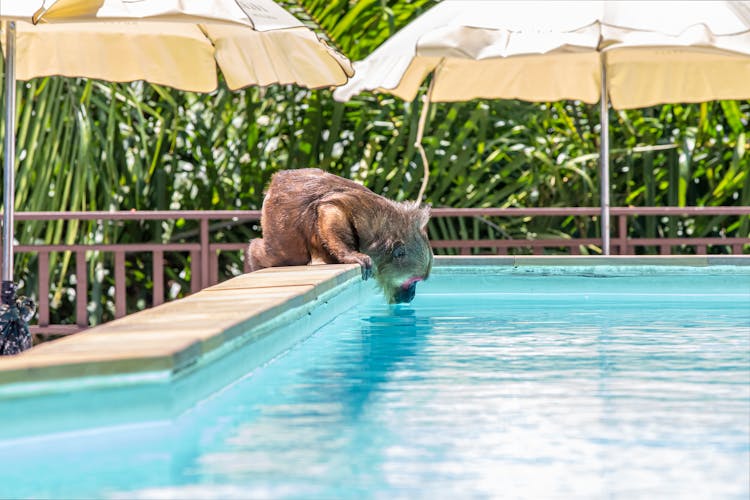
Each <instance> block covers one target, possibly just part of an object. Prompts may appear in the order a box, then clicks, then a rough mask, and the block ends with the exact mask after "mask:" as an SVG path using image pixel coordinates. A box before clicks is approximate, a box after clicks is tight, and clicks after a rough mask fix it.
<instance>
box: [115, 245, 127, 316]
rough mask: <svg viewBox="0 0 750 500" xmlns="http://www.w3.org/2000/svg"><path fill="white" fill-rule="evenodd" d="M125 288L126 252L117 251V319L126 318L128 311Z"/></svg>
mask: <svg viewBox="0 0 750 500" xmlns="http://www.w3.org/2000/svg"><path fill="white" fill-rule="evenodd" d="M126 290H127V288H126V286H125V251H124V250H115V318H122V317H123V316H125V313H126V310H127V296H126V293H127V291H126Z"/></svg>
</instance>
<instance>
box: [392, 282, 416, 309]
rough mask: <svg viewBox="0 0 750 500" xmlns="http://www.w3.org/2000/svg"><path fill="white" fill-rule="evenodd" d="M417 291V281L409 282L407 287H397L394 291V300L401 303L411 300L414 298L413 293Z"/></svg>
mask: <svg viewBox="0 0 750 500" xmlns="http://www.w3.org/2000/svg"><path fill="white" fill-rule="evenodd" d="M416 293H417V282H416V281H415V282H413V283H410V284H409V286H408V287H407V288H399V289H398V293H396V302H397V303H398V304H403V303H404V302H411V301H412V300H414V295H415V294H416Z"/></svg>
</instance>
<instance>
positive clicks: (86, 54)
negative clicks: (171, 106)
mask: <svg viewBox="0 0 750 500" xmlns="http://www.w3.org/2000/svg"><path fill="white" fill-rule="evenodd" d="M4 1H5V0H4ZM12 1H13V2H18V0H12ZM19 10H22V9H16V11H19ZM26 10H27V11H28V10H29V9H28V8H27V9H26ZM10 12H11V11H10V10H9V14H10ZM0 15H4V14H0ZM9 17H10V16H9ZM31 17H32V18H33V20H34V21H36V22H40V24H38V25H36V26H34V25H31V24H29V23H26V22H18V23H17V27H16V30H17V35H16V61H17V62H16V77H17V78H18V79H21V80H28V79H30V78H35V77H39V76H50V75H61V76H70V77H88V78H96V79H101V80H107V81H112V82H128V81H134V80H146V81H149V82H151V83H156V84H161V85H168V86H170V87H174V88H176V89H180V90H188V91H195V92H210V91H212V90H214V89H216V87H217V85H218V78H217V67H218V68H219V69H220V70H221V72H222V74H223V75H224V79H225V80H226V83H227V86H228V87H229V88H230V89H233V90H236V89H239V88H242V87H246V86H249V85H261V86H265V85H271V84H274V83H281V84H297V85H301V86H304V87H309V88H317V87H328V86H331V85H340V84H342V83H345V82H346V81H347V79H348V78H349V76H351V75H352V68H351V64H350V62H349V61H348V59H346V57H344V56H343V55H341V54H339V53H338V52H336V51H335V50H333V49H332V48H330V47H329V46H328V45H326V43H325V42H324V41H322V40H320V39H318V37H317V35H316V34H315V33H314V32H312V31H311V30H309V29H308V28H306V27H305V26H304V25H303V24H302V23H301V22H300V21H299V20H297V19H296V18H295V17H294V16H292V15H291V14H289V13H288V12H287V11H285V10H284V9H282V8H281V7H279V6H278V5H277V4H276V3H274V2H273V1H272V0H252V2H251V1H238V2H235V1H234V0H212V1H205V0H193V1H189V0H182V1H180V0H167V1H153V0H152V1H140V2H128V1H124V0H98V1H94V0H86V1H83V2H81V0H79V1H78V2H76V1H75V0H63V1H58V2H55V3H52V4H51V5H49V6H47V7H46V8H43V9H40V10H38V11H35V12H34V15H32V16H31ZM46 23H49V24H46Z"/></svg>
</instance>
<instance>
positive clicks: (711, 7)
mask: <svg viewBox="0 0 750 500" xmlns="http://www.w3.org/2000/svg"><path fill="white" fill-rule="evenodd" d="M354 68H355V71H356V74H355V76H354V77H353V78H352V79H351V80H350V81H349V83H348V84H346V85H344V86H342V87H339V88H338V89H337V90H336V91H335V92H334V97H336V98H337V99H339V100H348V99H351V98H352V97H353V96H354V95H356V94H358V93H360V92H363V91H378V92H387V93H391V94H394V95H396V96H398V97H401V98H402V99H405V100H412V99H414V98H415V97H416V95H417V93H418V91H419V88H420V85H421V84H422V83H423V82H424V80H425V78H426V77H427V76H428V75H429V74H432V81H431V86H430V88H429V89H428V92H427V95H426V98H427V99H428V101H432V102H456V101H467V100H470V99H475V98H485V99H522V100H526V101H535V102H545V101H555V100H561V99H577V100H581V101H584V102H587V103H595V102H597V101H599V102H600V105H601V154H600V163H601V209H602V213H601V232H602V251H603V253H604V254H605V255H606V254H609V247H610V241H609V190H610V188H609V168H608V165H609V146H608V144H609V132H608V122H607V115H608V109H609V102H611V104H612V107H614V108H615V109H630V108H637V107H644V106H652V105H655V104H661V103H667V102H701V101H708V100H714V99H746V98H750V2H746V1H744V2H727V1H708V2H699V1H690V2H672V1H657V0H652V1H648V2H646V1H642V2H633V1H609V2H601V1H600V2H597V1H578V2H558V1H515V2H513V1H498V0H495V1H491V0H473V1H468V0H445V1H443V2H441V3H440V4H438V5H437V6H435V7H434V8H432V9H431V10H429V11H428V12H426V13H425V14H423V15H422V16H420V17H419V18H417V19H416V20H415V21H413V22H412V23H410V24H409V25H408V26H406V27H405V28H403V29H402V30H401V31H399V32H398V33H397V34H396V35H394V36H393V37H392V38H390V39H389V40H387V41H386V42H385V43H383V44H382V45H381V46H380V47H378V49H376V50H375V51H374V52H373V53H372V54H371V55H370V56H368V57H367V58H366V59H364V60H362V61H359V62H355V63H354ZM426 108H427V106H424V108H423V115H422V117H421V121H420V125H421V126H423V123H424V116H425V115H424V111H425V110H426ZM420 131H421V130H420ZM419 148H420V149H421V145H420V146H419ZM422 154H423V153H422ZM423 161H424V154H423ZM423 188H424V184H423Z"/></svg>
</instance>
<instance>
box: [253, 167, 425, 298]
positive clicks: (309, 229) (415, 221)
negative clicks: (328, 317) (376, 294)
mask: <svg viewBox="0 0 750 500" xmlns="http://www.w3.org/2000/svg"><path fill="white" fill-rule="evenodd" d="M429 216H430V215H429V208H427V207H419V205H418V203H413V202H402V203H397V202H394V201H391V200H388V199H386V198H384V197H382V196H379V195H377V194H375V193H373V192H372V191H370V190H369V189H367V188H365V187H364V186H361V185H359V184H357V183H356V182H353V181H351V180H348V179H344V178H341V177H338V176H336V175H333V174H328V173H325V172H323V171H322V170H319V169H312V168H311V169H301V170H285V171H281V172H278V173H276V174H274V176H273V177H272V179H271V183H270V184H269V186H268V190H267V192H266V197H265V199H264V201H263V213H262V218H261V226H262V229H263V238H262V239H260V238H258V239H254V240H252V241H251V242H250V246H249V248H248V252H247V259H248V264H249V267H250V269H251V271H255V270H258V269H262V268H264V267H272V266H293V265H304V264H309V263H328V264H335V263H356V264H360V265H361V266H362V270H363V277H364V278H365V279H367V278H368V277H369V276H370V275H371V274H372V275H374V277H375V279H376V280H377V282H378V284H379V285H380V286H381V288H382V289H383V292H384V293H385V295H386V298H387V299H388V301H389V302H410V301H411V299H412V298H413V297H414V289H415V286H416V283H417V282H418V281H421V280H423V279H426V278H427V277H428V276H429V274H430V269H431V267H432V250H431V248H430V244H429V241H428V239H427V233H426V226H427V222H428V220H429Z"/></svg>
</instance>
